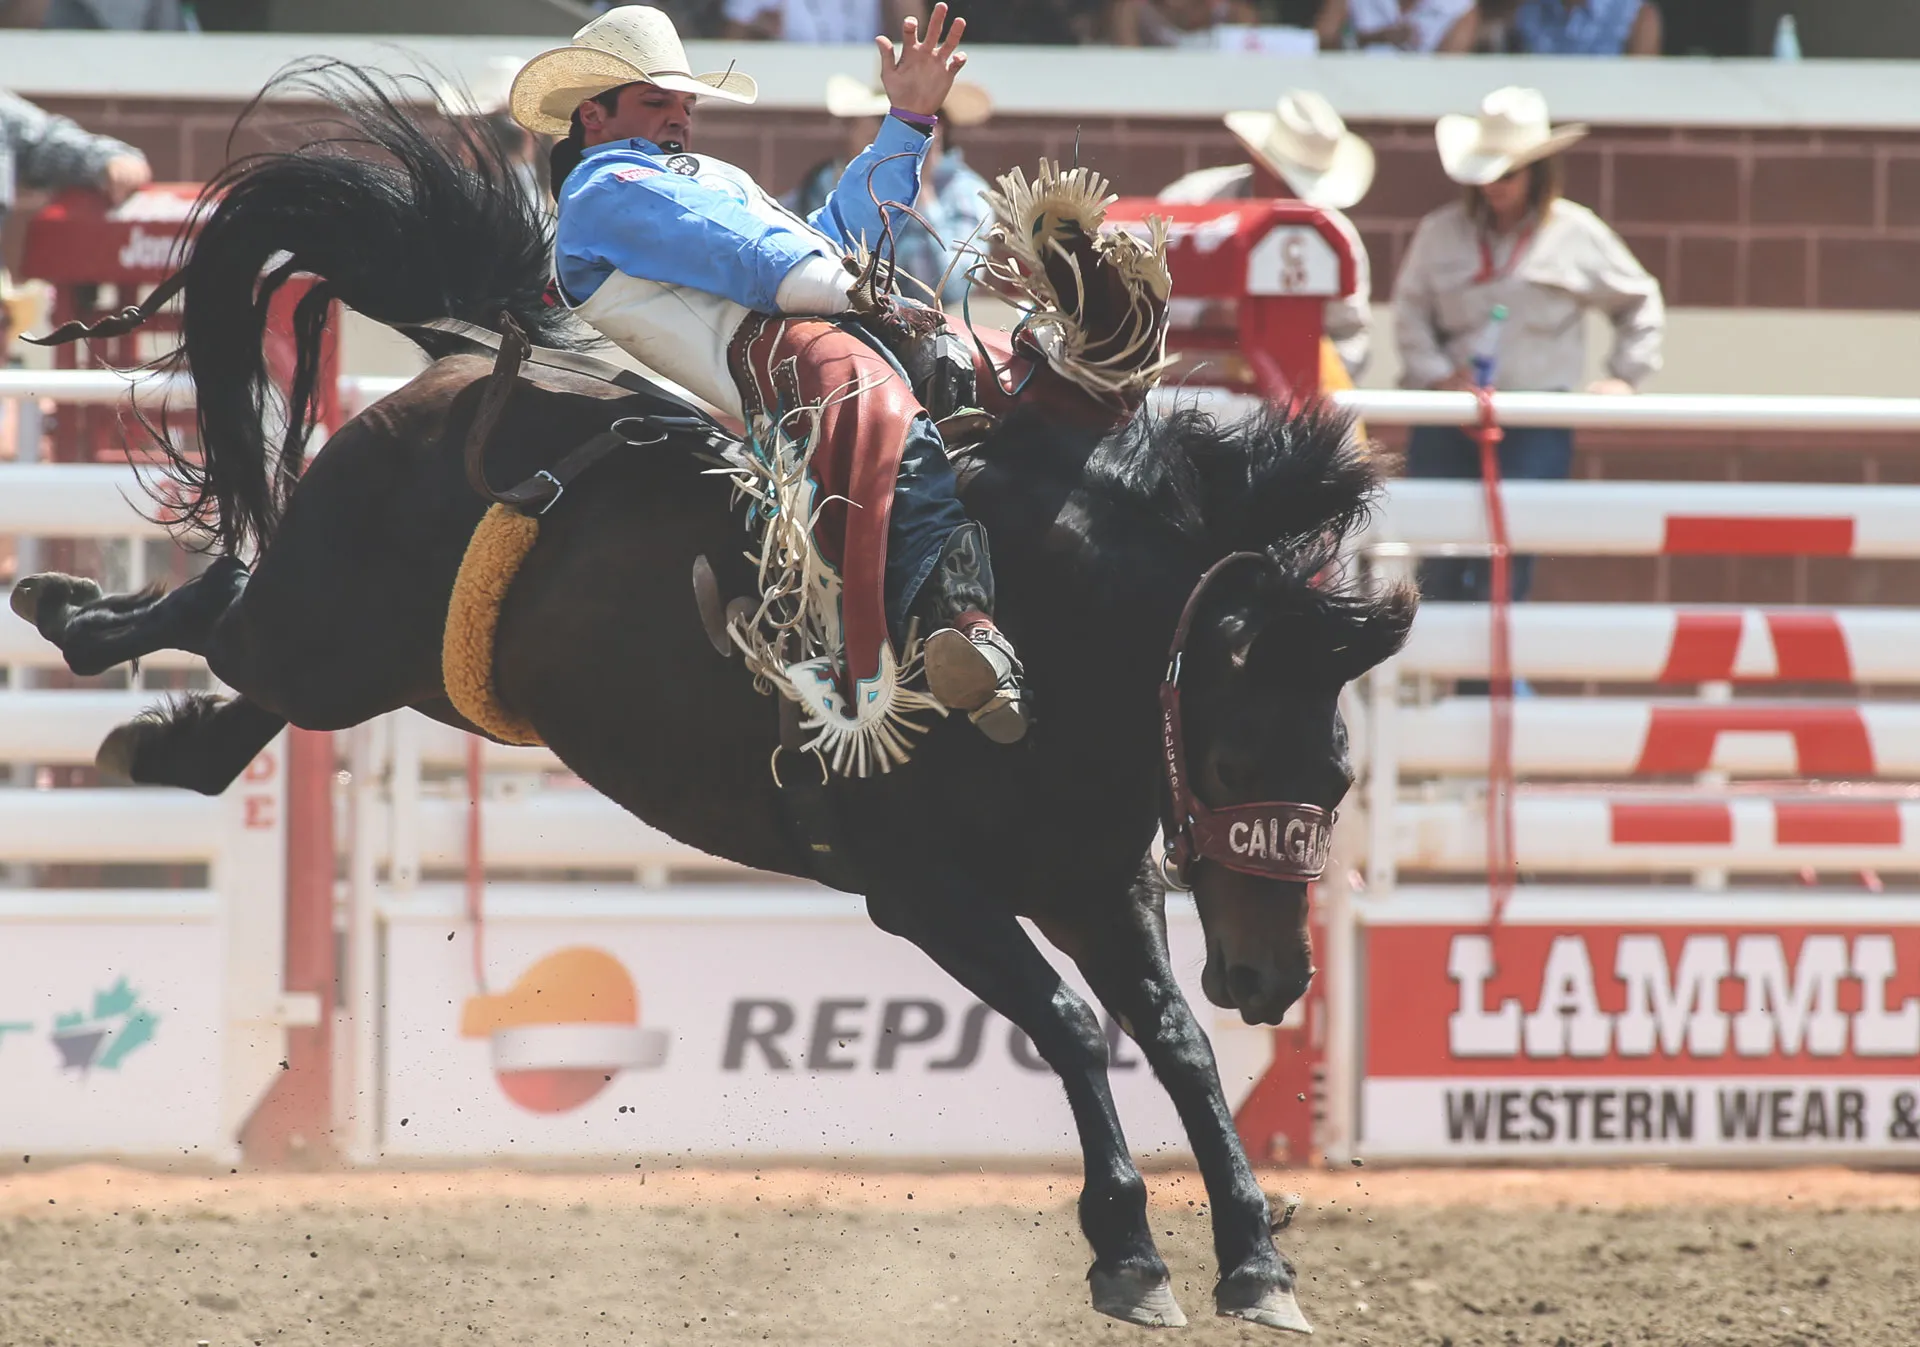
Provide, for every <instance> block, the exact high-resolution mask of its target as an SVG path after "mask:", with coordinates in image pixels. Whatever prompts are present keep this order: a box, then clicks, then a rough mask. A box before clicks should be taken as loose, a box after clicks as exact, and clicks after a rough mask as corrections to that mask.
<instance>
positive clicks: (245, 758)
mask: <svg viewBox="0 0 1920 1347" xmlns="http://www.w3.org/2000/svg"><path fill="white" fill-rule="evenodd" d="M286 723H287V722H286V720H285V719H284V718H282V717H280V716H277V715H275V714H274V713H273V712H271V711H268V710H266V709H265V708H264V707H261V706H259V705H257V704H255V703H254V702H252V701H249V700H248V699H247V698H245V697H214V696H209V695H208V694H206V693H192V694H189V695H187V696H184V697H181V698H176V699H175V700H173V701H170V702H167V703H165V704H163V705H161V706H157V707H155V708H153V709H152V710H150V711H146V712H143V713H142V714H140V715H138V716H136V717H135V718H134V719H132V720H129V721H128V722H127V723H126V724H124V725H121V726H120V727H119V728H117V729H115V730H114V731H113V732H112V733H111V734H109V735H108V736H107V737H106V738H105V739H104V740H103V741H101V744H100V751H99V752H98V753H97V754H96V755H95V756H94V762H95V764H96V765H97V766H98V767H99V768H100V773H101V775H102V776H103V777H105V778H106V779H108V780H116V781H131V782H134V783H136V784H138V785H142V786H180V787H183V788H185V789H187V790H194V791H198V792H200V794H202V795H218V794H219V793H220V792H221V791H223V790H225V789H226V788H227V787H228V786H229V785H231V784H232V783H233V780H234V778H235V777H237V776H239V775H240V773H241V772H243V771H245V770H246V768H247V764H248V763H250V762H252V761H253V760H254V758H255V757H256V756H257V755H258V754H259V752H260V750H261V749H263V748H265V747H266V746H267V744H268V743H270V742H271V741H272V739H273V736H274V735H276V734H278V733H280V731H281V729H282V728H283V727H285V725H286Z"/></svg>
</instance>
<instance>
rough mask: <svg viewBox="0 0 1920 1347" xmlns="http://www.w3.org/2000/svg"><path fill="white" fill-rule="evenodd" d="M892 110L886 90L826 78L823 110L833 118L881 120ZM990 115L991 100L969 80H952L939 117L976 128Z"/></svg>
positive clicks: (835, 77) (845, 78) (850, 80)
mask: <svg viewBox="0 0 1920 1347" xmlns="http://www.w3.org/2000/svg"><path fill="white" fill-rule="evenodd" d="M892 107H893V100H892V99H891V98H888V97H887V91H886V90H885V89H882V88H881V87H879V86H878V85H876V84H862V83H861V82H860V81H859V80H857V79H855V78H854V77H853V76H851V75H829V76H827V111H828V112H830V113H832V114H833V115H834V116H835V117H884V116H886V115H887V112H888V110H889V109H891V108H892ZM991 116H993V99H992V98H991V97H990V96H989V95H988V94H987V91H986V90H985V89H983V88H981V87H980V86H979V85H977V84H975V83H973V82H972V81H971V80H955V81H954V84H953V88H951V89H949V90H948V91H947V101H946V102H944V103H942V104H941V105H940V117H941V120H942V121H945V122H947V123H949V124H951V125H953V126H978V125H980V123H982V122H984V121H985V120H987V118H989V117H991Z"/></svg>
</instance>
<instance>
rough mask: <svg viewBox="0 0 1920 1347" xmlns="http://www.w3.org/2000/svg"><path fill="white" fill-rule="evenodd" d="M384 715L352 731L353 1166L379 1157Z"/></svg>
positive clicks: (388, 721)
mask: <svg viewBox="0 0 1920 1347" xmlns="http://www.w3.org/2000/svg"><path fill="white" fill-rule="evenodd" d="M392 724H393V717H392V716H382V717H381V718H380V719H378V720H374V721H369V722H368V723H367V724H365V725H362V726H360V727H359V728H357V729H356V730H354V731H353V743H352V750H351V752H352V758H351V772H352V793H351V795H350V797H349V798H350V799H351V800H352V808H353V813H352V823H351V828H352V831H351V834H350V837H349V840H348V851H347V984H346V1000H347V1005H348V1007H349V1009H350V1024H351V1026H352V1027H351V1031H350V1034H349V1042H350V1049H349V1062H350V1065H349V1068H348V1072H347V1079H346V1082H345V1088H344V1089H343V1090H342V1091H341V1092H340V1100H339V1102H340V1104H341V1109H340V1113H341V1131H342V1135H343V1137H344V1143H343V1149H344V1150H345V1152H346V1157H347V1159H348V1160H350V1161H351V1162H353V1163H354V1164H371V1163H373V1162H374V1161H375V1160H377V1159H378V1158H379V1150H380V1119H381V1081H380V1027H381V1026H380V1014H381V1005H382V1002H383V1000H384V998H383V995H382V991H383V989H382V985H381V979H382V976H383V969H384V967H385V962H386V961H385V959H384V958H383V957H382V949H381V943H382V940H383V938H384V931H383V930H382V928H381V924H380V908H379V905H380V888H379V873H378V868H377V867H378V865H379V858H380V851H381V847H382V843H383V842H384V841H385V838H384V836H383V830H384V829H385V828H386V827H387V819H386V817H385V813H384V811H383V810H382V808H381V805H382V797H383V791H382V789H381V786H382V782H381V776H382V773H383V772H384V771H385V770H386V745H387V740H388V739H389V737H390V732H391V728H392Z"/></svg>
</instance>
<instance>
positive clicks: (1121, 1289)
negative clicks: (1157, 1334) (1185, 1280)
mask: <svg viewBox="0 0 1920 1347" xmlns="http://www.w3.org/2000/svg"><path fill="white" fill-rule="evenodd" d="M1087 1281H1088V1283H1089V1284H1091V1286H1092V1288H1093V1307H1094V1308H1095V1309H1096V1310H1098V1311H1100V1313H1102V1314H1106V1315H1111V1316H1112V1317H1113V1318H1115V1319H1124V1320H1125V1321H1126V1322H1127V1323H1130V1324H1139V1325H1140V1326H1141V1327H1143V1328H1185V1327H1186V1326H1187V1316H1186V1315H1185V1314H1183V1313H1181V1311H1180V1304H1179V1302H1178V1301H1176V1300H1175V1299H1174V1298H1173V1286H1172V1284H1171V1283H1170V1282H1169V1281H1168V1280H1167V1274H1166V1273H1164V1272H1159V1273H1155V1272H1147V1271H1144V1270H1143V1269H1140V1268H1121V1269H1119V1270H1118V1271H1114V1272H1106V1271H1102V1270H1101V1269H1100V1268H1097V1267H1096V1268H1095V1269H1094V1270H1093V1271H1092V1272H1089V1273H1088V1274H1087Z"/></svg>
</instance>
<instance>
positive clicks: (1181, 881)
mask: <svg viewBox="0 0 1920 1347" xmlns="http://www.w3.org/2000/svg"><path fill="white" fill-rule="evenodd" d="M1266 560H1267V557H1266V556H1265V555H1264V554H1263V553H1260V552H1235V553H1234V554H1233V555H1232V556H1230V557H1225V558H1223V559H1221V560H1220V561H1216V562H1215V563H1214V564H1213V565H1212V566H1210V567H1208V568H1207V573H1206V574H1205V575H1203V576H1201V577H1200V580H1199V583H1197V584H1196V585H1194V587H1193V593H1191V594H1189V595H1188V596H1187V606H1186V607H1185V608H1183V609H1182V610H1181V612H1180V625H1179V626H1178V627H1175V628H1174V631H1173V648H1172V649H1171V650H1170V651H1168V652H1167V674H1166V678H1165V679H1164V680H1163V681H1162V682H1161V684H1160V732H1161V733H1160V739H1161V742H1160V748H1161V755H1162V758H1163V760H1164V761H1165V763H1166V768H1167V798H1166V812H1165V815H1164V817H1163V818H1162V821H1161V830H1162V833H1163V834H1164V841H1165V844H1166V856H1165V858H1164V859H1163V860H1162V861H1161V863H1160V864H1161V869H1162V871H1163V872H1164V873H1165V874H1166V876H1167V879H1168V880H1169V881H1170V882H1171V883H1173V884H1175V885H1178V886H1179V887H1181V888H1190V887H1192V883H1191V880H1190V879H1189V877H1188V876H1189V872H1190V870H1191V868H1192V866H1193V863H1194V862H1195V861H1211V862H1212V863H1213V864H1215V865H1219V866H1222V867H1224V868H1226V869H1228V870H1238V871H1239V872H1240V873H1242V874H1247V875H1258V876H1260V877H1261V878H1262V879H1287V880H1309V879H1318V878H1320V874H1321V872H1322V871H1323V870H1325V869H1326V868H1327V849H1328V847H1329V846H1331V845H1332V842H1333V817H1332V815H1330V814H1329V813H1328V812H1327V811H1326V810H1324V809H1322V808H1320V806H1318V805H1312V804H1301V803H1298V802H1296V801H1288V800H1282V801H1265V802H1262V803H1258V804H1235V805H1227V806H1226V807H1224V808H1221V809H1209V808H1207V806H1205V805H1204V804H1202V803H1200V801H1199V800H1198V799H1197V798H1196V797H1195V796H1194V793H1193V790H1192V788H1191V787H1189V786H1188V784H1187V750H1186V745H1185V743H1184V741H1183V740H1182V739H1181V737H1180V657H1181V655H1182V653H1183V652H1184V650H1185V649H1186V644H1187V630H1188V628H1189V627H1191V626H1192V624H1193V614H1194V611H1195V610H1196V609H1197V608H1198V607H1199V606H1200V596H1201V595H1202V594H1204V593H1206V591H1207V586H1208V585H1210V584H1212V583H1213V581H1214V580H1215V578H1217V577H1218V576H1219V575H1220V573H1221V572H1222V571H1224V570H1227V569H1228V568H1230V567H1232V566H1235V565H1237V564H1239V563H1240V562H1243V561H1260V562H1265V561H1266Z"/></svg>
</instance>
